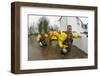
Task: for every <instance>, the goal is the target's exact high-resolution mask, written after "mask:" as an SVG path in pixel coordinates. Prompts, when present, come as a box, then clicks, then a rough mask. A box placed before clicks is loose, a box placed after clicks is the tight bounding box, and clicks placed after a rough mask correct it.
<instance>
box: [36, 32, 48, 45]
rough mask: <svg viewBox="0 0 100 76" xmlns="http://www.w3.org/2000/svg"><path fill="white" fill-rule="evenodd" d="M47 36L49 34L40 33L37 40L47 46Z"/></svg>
mask: <svg viewBox="0 0 100 76" xmlns="http://www.w3.org/2000/svg"><path fill="white" fill-rule="evenodd" d="M47 36H48V35H47V34H45V33H41V34H38V37H37V41H38V43H39V45H40V46H41V47H44V46H47V41H46V38H47Z"/></svg>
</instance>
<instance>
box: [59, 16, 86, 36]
mask: <svg viewBox="0 0 100 76" xmlns="http://www.w3.org/2000/svg"><path fill="white" fill-rule="evenodd" d="M87 19H88V18H84V17H83V18H80V17H71V16H70V17H67V16H61V18H60V19H59V21H60V30H61V31H66V30H67V25H72V31H75V32H77V33H78V34H82V33H84V32H88V23H87ZM85 36H87V35H85Z"/></svg>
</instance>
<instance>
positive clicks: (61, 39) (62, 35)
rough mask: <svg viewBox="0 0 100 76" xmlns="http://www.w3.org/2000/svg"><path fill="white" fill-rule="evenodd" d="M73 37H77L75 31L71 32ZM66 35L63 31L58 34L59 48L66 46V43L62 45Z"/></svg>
mask: <svg viewBox="0 0 100 76" xmlns="http://www.w3.org/2000/svg"><path fill="white" fill-rule="evenodd" d="M72 36H73V38H78V37H79V36H78V34H77V33H72ZM67 37H68V35H67V34H66V33H65V32H62V33H61V34H60V36H59V39H58V45H59V47H60V48H66V47H68V45H64V44H63V42H64V40H65V39H67Z"/></svg>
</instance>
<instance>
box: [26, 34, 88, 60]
mask: <svg viewBox="0 0 100 76" xmlns="http://www.w3.org/2000/svg"><path fill="white" fill-rule="evenodd" d="M76 58H77V59H78V58H87V54H86V53H85V52H83V51H82V50H81V49H79V48H77V47H76V46H72V49H71V51H70V52H69V53H67V54H66V55H61V50H60V48H59V47H58V46H57V41H53V42H52V44H51V45H48V46H46V47H40V46H39V44H38V42H37V37H36V36H34V35H31V36H29V38H28V60H52V59H76Z"/></svg>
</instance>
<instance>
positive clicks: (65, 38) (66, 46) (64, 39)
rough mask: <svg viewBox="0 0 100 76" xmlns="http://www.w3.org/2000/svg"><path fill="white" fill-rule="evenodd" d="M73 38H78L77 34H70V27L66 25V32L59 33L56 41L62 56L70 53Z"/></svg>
mask: <svg viewBox="0 0 100 76" xmlns="http://www.w3.org/2000/svg"><path fill="white" fill-rule="evenodd" d="M73 38H79V35H78V34H77V33H72V26H71V25H68V26H67V31H64V32H62V33H61V36H60V37H59V41H58V44H59V47H60V48H61V54H62V55H65V54H66V53H67V52H70V51H71V48H72V44H73Z"/></svg>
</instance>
